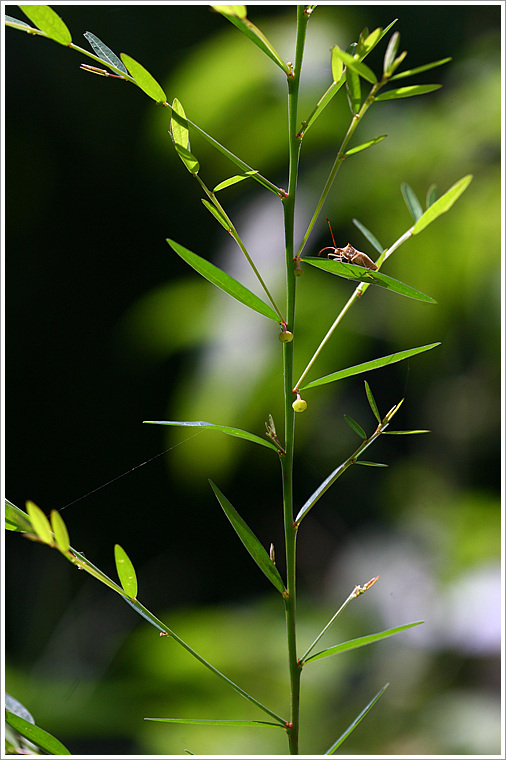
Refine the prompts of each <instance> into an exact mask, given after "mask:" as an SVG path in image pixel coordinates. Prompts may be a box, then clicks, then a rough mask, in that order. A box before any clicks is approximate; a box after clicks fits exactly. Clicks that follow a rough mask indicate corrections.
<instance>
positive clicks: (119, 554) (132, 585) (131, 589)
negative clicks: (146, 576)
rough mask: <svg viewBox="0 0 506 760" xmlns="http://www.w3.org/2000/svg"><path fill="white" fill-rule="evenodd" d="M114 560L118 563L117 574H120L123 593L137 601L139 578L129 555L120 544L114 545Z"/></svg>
mask: <svg viewBox="0 0 506 760" xmlns="http://www.w3.org/2000/svg"><path fill="white" fill-rule="evenodd" d="M114 559H115V562H116V572H117V573H118V578H119V581H120V583H121V585H122V587H123V591H124V592H125V594H127V596H129V597H130V599H135V598H136V596H137V576H136V574H135V569H134V566H133V565H132V562H131V560H130V558H129V556H128V554H127V553H126V551H125V550H124V549H123V548H122V547H121V546H120V545H119V544H115V545H114Z"/></svg>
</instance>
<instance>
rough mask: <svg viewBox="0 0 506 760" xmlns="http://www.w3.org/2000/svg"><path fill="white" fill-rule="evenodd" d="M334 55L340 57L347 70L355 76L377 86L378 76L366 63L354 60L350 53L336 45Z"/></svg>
mask: <svg viewBox="0 0 506 760" xmlns="http://www.w3.org/2000/svg"><path fill="white" fill-rule="evenodd" d="M332 54H333V55H336V56H338V57H339V58H340V59H341V60H342V61H343V63H345V64H346V68H347V69H351V71H354V72H355V74H358V75H359V76H361V77H362V78H363V79H366V80H367V81H368V82H370V83H371V84H376V82H377V81H378V80H377V78H376V74H375V73H374V71H372V70H371V69H370V68H369V66H366V64H365V63H362V61H359V60H357V59H356V58H354V57H353V55H351V54H350V53H347V52H345V51H344V50H341V49H340V48H339V47H338V45H334V47H333V48H332Z"/></svg>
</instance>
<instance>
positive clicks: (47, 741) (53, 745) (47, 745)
mask: <svg viewBox="0 0 506 760" xmlns="http://www.w3.org/2000/svg"><path fill="white" fill-rule="evenodd" d="M5 722H6V723H8V725H9V726H11V727H12V728H13V729H14V730H15V731H17V732H18V733H19V734H21V736H24V737H25V739H28V740H29V741H31V742H33V744H36V745H37V747H40V749H42V750H43V751H44V752H46V753H47V754H48V755H70V752H69V750H68V749H67V748H66V747H65V746H64V745H63V744H62V743H61V742H60V741H58V739H55V737H54V736H51V734H49V733H48V732H47V731H44V729H42V728H39V727H38V726H35V725H34V724H33V723H30V721H28V720H25V719H24V718H21V717H20V716H19V715H16V714H15V713H13V712H11V711H10V710H7V709H6V710H5ZM30 754H32V753H30Z"/></svg>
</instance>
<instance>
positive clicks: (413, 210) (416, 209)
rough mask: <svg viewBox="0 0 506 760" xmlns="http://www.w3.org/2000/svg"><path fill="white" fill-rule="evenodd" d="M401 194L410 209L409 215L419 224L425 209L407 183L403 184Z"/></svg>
mask: <svg viewBox="0 0 506 760" xmlns="http://www.w3.org/2000/svg"><path fill="white" fill-rule="evenodd" d="M401 193H402V197H403V198H404V201H405V203H406V206H407V207H408V210H409V213H410V214H411V216H412V217H413V220H414V221H415V222H417V221H418V220H419V219H420V217H421V215H422V214H423V209H422V205H421V203H420V201H419V200H418V198H417V197H416V195H415V192H414V190H412V189H411V187H410V186H409V185H408V184H407V183H406V182H402V184H401Z"/></svg>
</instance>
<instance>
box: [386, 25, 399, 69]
mask: <svg viewBox="0 0 506 760" xmlns="http://www.w3.org/2000/svg"><path fill="white" fill-rule="evenodd" d="M400 38H401V35H400V34H399V32H394V33H393V34H392V36H391V37H390V40H389V43H388V45H387V49H386V51H385V57H384V59H383V72H384V73H387V72H388V71H389V70H390V67H391V66H392V63H393V62H394V58H395V56H396V54H397V50H398V48H399V42H400Z"/></svg>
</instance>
